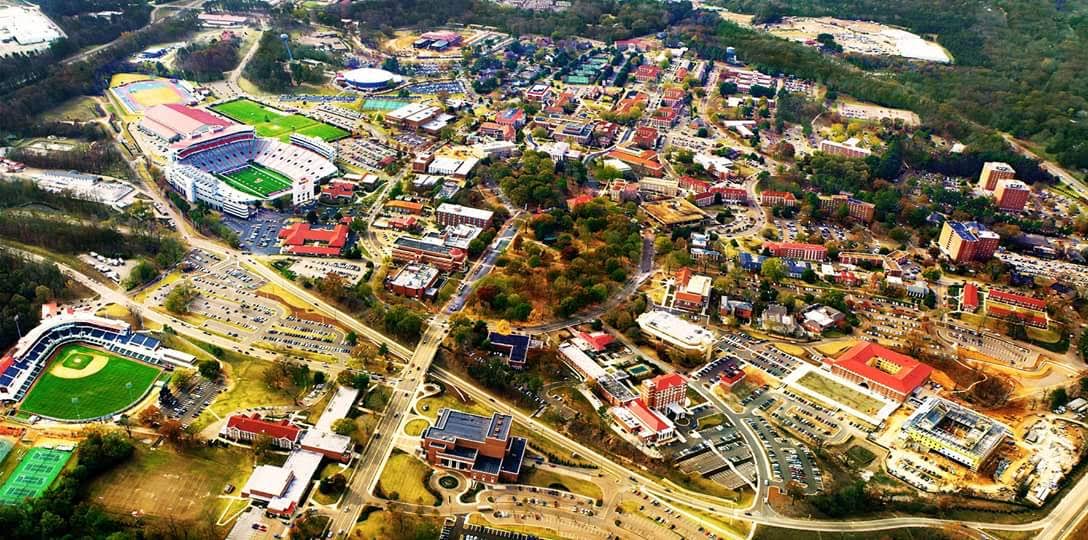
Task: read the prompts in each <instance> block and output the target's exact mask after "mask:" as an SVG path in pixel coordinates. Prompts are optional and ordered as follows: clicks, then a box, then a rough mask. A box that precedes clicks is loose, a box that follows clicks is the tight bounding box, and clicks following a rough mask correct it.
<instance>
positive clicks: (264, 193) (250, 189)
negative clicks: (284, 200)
mask: <svg viewBox="0 0 1088 540" xmlns="http://www.w3.org/2000/svg"><path fill="white" fill-rule="evenodd" d="M219 176H220V178H222V179H223V180H225V181H226V182H227V183H228V184H230V185H231V187H233V188H234V189H237V190H238V191H241V192H242V193H248V194H250V195H255V196H257V197H261V198H266V197H268V196H269V195H271V194H273V193H277V192H280V191H283V190H287V189H291V183H292V182H291V179H290V178H288V177H286V176H284V175H282V174H280V173H278V172H276V171H273V170H272V169H267V168H265V167H261V166H259V165H254V164H253V163H250V164H249V165H246V166H245V167H244V168H241V169H238V170H237V171H234V172H230V173H227V174H221V175H219Z"/></svg>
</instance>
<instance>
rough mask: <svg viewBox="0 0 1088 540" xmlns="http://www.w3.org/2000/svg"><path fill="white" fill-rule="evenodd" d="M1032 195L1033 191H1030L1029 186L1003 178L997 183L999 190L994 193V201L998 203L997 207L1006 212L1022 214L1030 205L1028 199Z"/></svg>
mask: <svg viewBox="0 0 1088 540" xmlns="http://www.w3.org/2000/svg"><path fill="white" fill-rule="evenodd" d="M1030 195H1031V190H1030V189H1028V186H1027V184H1025V183H1023V182H1021V181H1019V180H1016V179H1013V178H1003V179H1001V180H1000V181H998V183H997V190H996V191H994V200H995V201H996V202H997V207H998V208H999V209H1001V210H1004V211H1006V212H1022V211H1023V210H1024V206H1026V205H1027V203H1028V197H1029V196H1030Z"/></svg>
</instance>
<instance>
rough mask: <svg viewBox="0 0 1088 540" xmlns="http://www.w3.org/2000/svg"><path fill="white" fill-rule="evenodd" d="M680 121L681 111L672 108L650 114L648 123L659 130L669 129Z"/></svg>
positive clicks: (662, 108) (663, 108)
mask: <svg viewBox="0 0 1088 540" xmlns="http://www.w3.org/2000/svg"><path fill="white" fill-rule="evenodd" d="M678 120H680V111H678V110H676V109H673V108H671V107H661V108H659V109H657V110H656V111H654V112H653V113H651V114H650V118H649V119H647V120H646V122H647V123H648V124H649V125H651V126H653V127H655V128H658V129H669V128H671V127H673V126H675V125H676V122H677V121H678Z"/></svg>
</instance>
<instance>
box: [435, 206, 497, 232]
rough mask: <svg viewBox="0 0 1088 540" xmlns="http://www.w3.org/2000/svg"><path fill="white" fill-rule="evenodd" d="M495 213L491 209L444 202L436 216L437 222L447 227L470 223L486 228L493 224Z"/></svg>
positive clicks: (436, 211)
mask: <svg viewBox="0 0 1088 540" xmlns="http://www.w3.org/2000/svg"><path fill="white" fill-rule="evenodd" d="M494 214H495V213H494V212H492V211H490V210H483V209H480V208H470V207H468V206H461V205H458V204H450V203H442V204H440V205H439V206H438V209H437V210H435V213H434V217H435V221H436V222H438V223H439V224H441V225H445V226H447V227H448V226H454V225H461V224H468V225H473V226H476V227H480V228H481V229H486V228H487V227H488V226H489V225H490V224H491V216H493V215H494Z"/></svg>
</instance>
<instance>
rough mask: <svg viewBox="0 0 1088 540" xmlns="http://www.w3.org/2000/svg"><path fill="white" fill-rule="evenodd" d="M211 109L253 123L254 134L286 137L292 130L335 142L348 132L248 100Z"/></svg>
mask: <svg viewBox="0 0 1088 540" xmlns="http://www.w3.org/2000/svg"><path fill="white" fill-rule="evenodd" d="M212 110H214V111H215V112H218V113H220V114H222V115H224V116H226V117H228V118H230V119H232V120H235V121H237V122H241V123H243V124H248V125H251V126H253V128H254V130H256V132H257V135H259V136H261V137H273V138H278V139H283V140H286V139H287V137H288V136H289V135H291V134H292V133H301V134H303V135H309V136H311V137H319V138H321V139H323V140H326V141H335V140H337V139H343V138H344V137H347V136H348V135H351V134H350V133H348V132H347V131H345V130H343V129H340V128H338V127H336V126H332V125H329V124H326V123H324V122H319V121H317V120H314V119H313V118H309V117H306V116H303V115H301V114H294V113H286V112H283V111H280V110H277V109H273V108H272V107H268V106H265V105H261V104H260V103H257V102H256V101H252V100H248V99H238V100H234V101H228V102H226V103H220V104H219V105H215V106H213V107H212Z"/></svg>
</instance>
